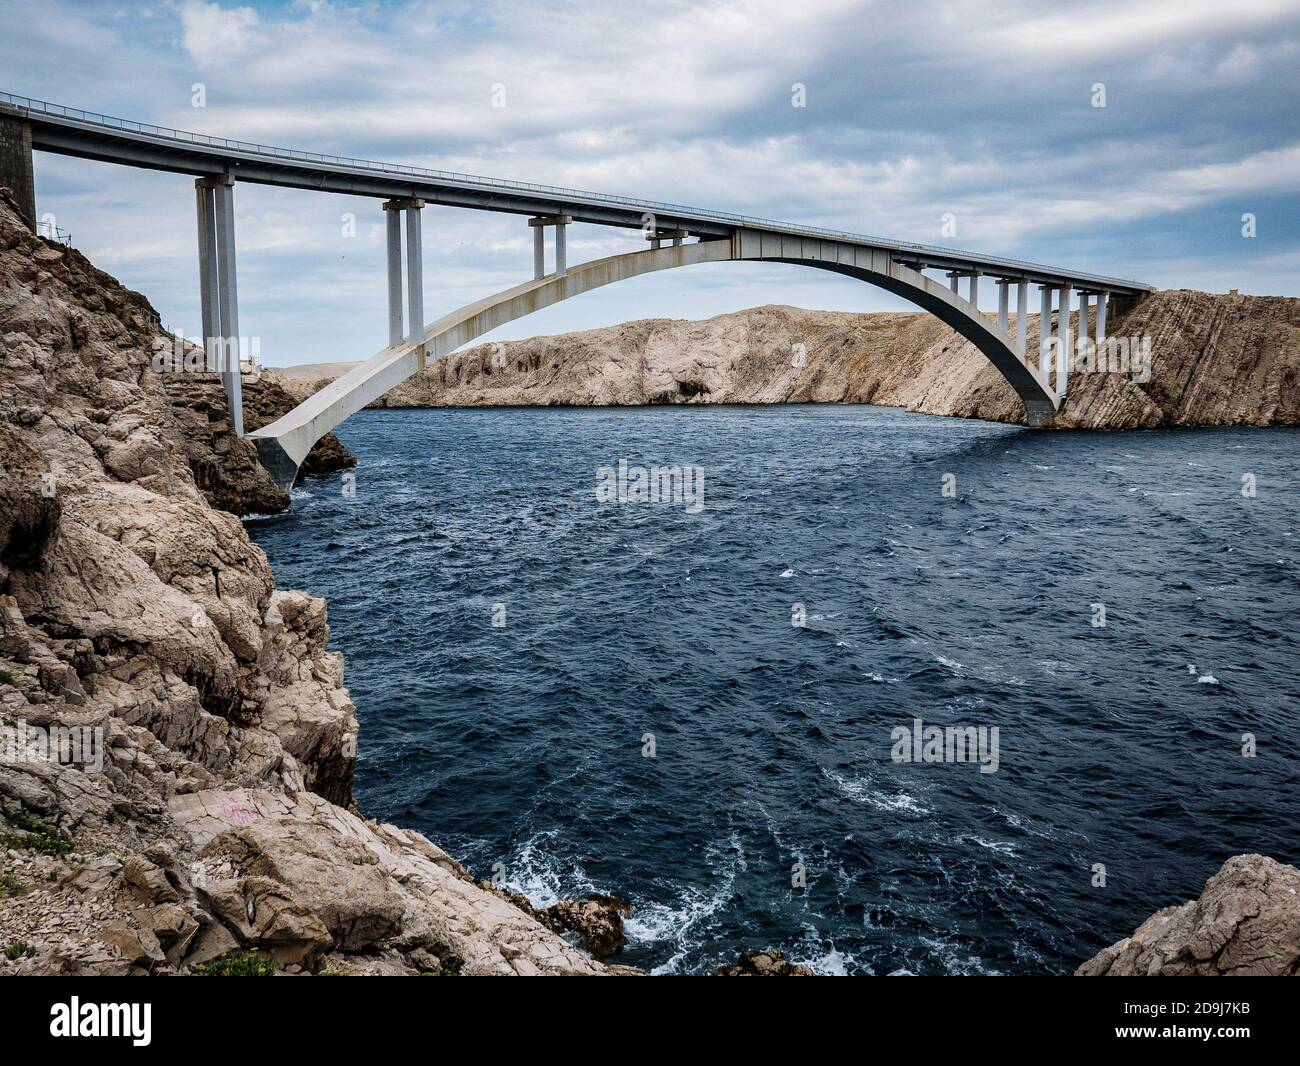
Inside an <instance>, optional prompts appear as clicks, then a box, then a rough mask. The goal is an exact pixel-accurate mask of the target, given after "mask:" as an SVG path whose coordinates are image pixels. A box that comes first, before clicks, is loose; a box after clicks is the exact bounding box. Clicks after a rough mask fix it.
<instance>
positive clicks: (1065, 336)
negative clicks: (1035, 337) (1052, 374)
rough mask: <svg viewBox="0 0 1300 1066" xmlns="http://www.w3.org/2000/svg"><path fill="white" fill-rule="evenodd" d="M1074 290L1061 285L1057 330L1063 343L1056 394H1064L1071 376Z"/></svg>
mask: <svg viewBox="0 0 1300 1066" xmlns="http://www.w3.org/2000/svg"><path fill="white" fill-rule="evenodd" d="M1073 295H1074V290H1073V289H1072V288H1071V287H1070V286H1069V285H1063V286H1061V304H1060V307H1059V309H1058V311H1057V322H1058V325H1057V332H1058V334H1059V335H1060V338H1061V343H1060V345H1059V346H1058V347H1057V349H1056V395H1057V396H1064V395H1065V388H1066V385H1067V384H1068V382H1069V377H1070V302H1071V299H1072V297H1073Z"/></svg>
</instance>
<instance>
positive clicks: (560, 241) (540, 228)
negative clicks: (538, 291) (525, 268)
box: [528, 215, 573, 281]
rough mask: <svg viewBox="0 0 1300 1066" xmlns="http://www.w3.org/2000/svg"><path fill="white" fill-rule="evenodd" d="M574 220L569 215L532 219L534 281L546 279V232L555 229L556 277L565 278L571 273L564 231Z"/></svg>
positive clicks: (542, 216) (529, 222) (541, 216)
mask: <svg viewBox="0 0 1300 1066" xmlns="http://www.w3.org/2000/svg"><path fill="white" fill-rule="evenodd" d="M572 221H573V219H572V218H570V217H569V216H568V215H539V216H537V217H536V218H530V219H529V220H528V225H529V226H531V227H532V230H533V280H534V281H541V279H542V278H544V277H546V276H547V275H546V230H547V227H550V226H553V227H554V228H555V276H556V277H557V278H560V277H563V276H564V275H565V274H567V273H568V272H569V265H568V263H567V262H566V259H567V256H566V254H565V247H564V231H565V227H567V226H568V224H569V223H570V222H572Z"/></svg>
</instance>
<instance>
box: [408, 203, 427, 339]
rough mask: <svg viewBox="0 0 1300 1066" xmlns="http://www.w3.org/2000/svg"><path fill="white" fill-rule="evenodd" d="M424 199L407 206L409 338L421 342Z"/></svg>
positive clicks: (422, 322) (422, 330) (422, 329)
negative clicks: (421, 225) (422, 211)
mask: <svg viewBox="0 0 1300 1066" xmlns="http://www.w3.org/2000/svg"><path fill="white" fill-rule="evenodd" d="M423 207H424V202H423V201H422V200H412V201H410V202H409V203H408V204H407V206H406V209H405V211H406V309H407V320H408V324H409V333H408V334H407V339H408V340H409V341H410V342H411V343H412V344H419V343H420V341H421V340H422V339H423V338H424V242H423V241H422V240H421V236H420V211H421V209H422V208H423Z"/></svg>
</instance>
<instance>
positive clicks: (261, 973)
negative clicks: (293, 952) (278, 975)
mask: <svg viewBox="0 0 1300 1066" xmlns="http://www.w3.org/2000/svg"><path fill="white" fill-rule="evenodd" d="M277 969H278V967H277V966H276V964H275V960H274V959H264V958H263V957H262V956H261V955H259V954H258V953H257V952H256V951H228V952H226V954H224V955H218V956H217V957H216V958H215V959H213V960H212V961H211V962H205V963H203V964H202V965H200V966H195V967H194V972H195V973H196V974H198V975H199V976H201V977H274V976H275V972H276V970H277Z"/></svg>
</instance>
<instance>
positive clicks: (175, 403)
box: [0, 191, 1300, 976]
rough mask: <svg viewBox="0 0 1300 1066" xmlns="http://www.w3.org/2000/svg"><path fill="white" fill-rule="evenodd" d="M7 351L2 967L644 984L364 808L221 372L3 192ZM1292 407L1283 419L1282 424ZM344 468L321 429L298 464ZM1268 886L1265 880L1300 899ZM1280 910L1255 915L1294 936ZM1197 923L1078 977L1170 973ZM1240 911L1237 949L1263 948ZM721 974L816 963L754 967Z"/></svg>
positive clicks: (301, 603) (2, 333)
mask: <svg viewBox="0 0 1300 1066" xmlns="http://www.w3.org/2000/svg"><path fill="white" fill-rule="evenodd" d="M778 310H780V309H778ZM760 312H761V313H763V314H769V312H770V309H759V312H756V313H760ZM769 317H770V314H769ZM777 317H778V318H779V317H780V316H779V315H778V316H777ZM636 325H637V324H632V327H629V328H633V329H634V328H635V327H636ZM900 328H904V327H900ZM905 328H906V329H914V328H919V327H917V326H916V325H915V323H913V324H911V325H907V326H906V327H905ZM924 328H929V327H924ZM551 340H552V341H554V340H556V339H551ZM561 340H562V339H561ZM0 341H2V347H0V370H2V371H3V374H2V376H0V736H3V738H4V739H5V741H6V743H7V744H8V745H9V746H8V747H7V748H6V749H5V751H4V753H3V773H0V974H190V973H216V974H243V973H270V972H279V973H286V974H335V973H341V974H406V975H414V974H439V975H455V974H464V975H476V974H503V975H511V974H519V975H533V974H579V975H606V974H628V973H634V972H637V971H633V970H631V969H630V968H629V967H623V966H612V965H608V964H606V963H605V962H602V961H598V960H599V959H604V958H611V957H614V956H616V955H617V953H618V951H619V950H620V949H621V948H622V946H623V944H624V943H625V939H624V934H623V931H622V921H623V918H624V917H625V916H626V914H627V913H628V908H627V904H626V903H624V902H622V901H619V900H615V899H612V898H609V897H595V898H593V899H591V900H585V901H562V902H561V903H559V904H556V905H555V906H552V907H549V908H545V909H539V908H535V907H533V906H532V905H531V904H530V903H529V901H528V900H526V899H524V898H523V897H519V896H514V895H511V894H509V893H506V892H503V891H501V890H500V889H498V888H497V887H495V886H494V885H492V884H491V883H490V882H481V881H477V880H475V879H474V877H473V876H472V875H471V874H470V873H469V872H468V871H466V870H465V869H464V868H463V867H461V866H460V864H459V863H457V862H456V861H455V860H454V859H453V858H451V857H450V856H448V855H447V854H446V853H444V852H443V851H442V850H440V849H439V848H438V847H437V846H436V845H434V844H433V843H431V842H430V841H429V840H427V839H426V838H424V837H423V836H421V835H420V834H418V833H414V832H411V831H409V830H406V829H402V828H399V827H396V826H392V825H385V824H381V823H379V822H376V821H374V820H372V819H367V818H366V817H364V815H363V814H362V813H361V812H360V811H359V810H358V809H357V806H356V804H355V802H354V800H353V797H352V773H353V769H354V767H355V762H356V742H357V720H356V708H355V707H354V706H353V704H352V702H351V700H350V698H349V696H348V692H347V689H346V688H345V687H344V684H343V660H342V656H341V655H339V654H338V653H336V652H331V651H329V650H328V640H329V626H328V621H327V616H326V606H325V603H324V601H323V600H320V599H318V598H316V597H313V596H310V595H308V594H306V593H303V592H298V591H292V590H284V589H278V588H277V587H276V585H275V579H274V575H273V574H272V573H271V570H270V567H269V566H268V564H267V560H266V557H265V555H264V554H263V552H262V551H261V550H260V549H259V548H258V547H257V546H256V545H254V544H252V543H251V542H250V540H249V538H248V536H247V535H246V533H245V531H244V528H243V526H242V524H241V522H240V520H239V516H240V515H242V514H246V513H250V512H264V513H265V512H274V511H277V510H281V509H283V508H284V507H285V506H287V503H288V499H287V496H286V494H285V493H283V492H282V491H281V490H280V489H278V488H277V487H276V486H275V485H274V484H273V483H272V482H271V481H270V479H269V478H268V477H267V476H266V474H265V473H264V472H263V471H262V470H261V468H260V467H259V466H258V464H257V462H256V456H255V454H254V452H253V449H252V447H251V445H250V444H249V443H248V442H247V441H246V440H240V439H237V438H235V437H234V436H233V435H232V434H231V427H230V424H229V420H228V417H227V414H226V411H225V404H224V397H223V395H222V393H221V390H220V386H219V384H218V382H217V380H216V379H215V378H213V377H204V376H202V375H174V374H173V375H167V374H160V373H158V372H156V371H155V370H154V369H153V366H152V360H151V353H152V351H153V349H154V345H155V344H156V343H158V342H161V343H163V344H165V345H166V344H170V343H171V338H170V337H169V336H168V335H167V334H166V333H165V332H164V330H163V329H162V326H161V323H160V321H159V318H158V315H157V313H156V312H155V311H154V310H153V308H152V307H151V306H150V305H149V304H148V302H147V301H146V300H145V299H144V297H142V296H140V295H139V294H137V293H134V292H130V291H129V290H127V289H124V288H123V287H122V286H121V285H119V284H118V283H117V282H116V281H115V280H114V279H113V278H111V277H110V276H109V275H107V274H105V273H103V272H102V271H99V270H97V269H96V268H95V267H94V266H93V265H92V264H90V263H89V262H88V261H87V260H86V258H85V257H84V256H82V255H81V254H80V253H79V252H77V251H75V250H73V249H70V248H66V247H64V246H62V245H60V244H57V243H52V242H50V241H46V240H44V239H43V238H40V237H38V236H36V235H35V234H34V233H33V232H32V231H31V229H30V228H29V227H28V226H27V224H26V223H25V222H24V221H23V219H22V218H21V217H20V216H19V215H18V213H17V212H16V210H15V207H14V204H13V202H12V200H11V199H10V198H9V197H8V195H7V193H6V192H5V191H0ZM529 343H533V344H534V345H535V346H536V345H542V344H543V342H541V341H539V342H529ZM475 351H477V352H478V353H479V355H478V356H475V354H474V352H470V353H465V354H464V355H463V356H461V357H453V358H456V359H458V360H459V362H457V363H456V364H455V366H456V367H457V368H458V369H457V371H456V373H468V372H469V370H470V369H472V368H473V367H474V365H475V364H474V360H475V359H476V358H479V359H481V357H482V353H483V349H476V350H475ZM516 354H518V353H516ZM540 369H541V364H540V362H539V363H538V365H537V366H536V367H534V368H533V371H530V372H539V371H540ZM824 369H825V368H824ZM523 372H524V371H523V370H521V371H520V373H521V374H522V373H523ZM574 372H575V373H577V371H574ZM827 372H828V373H829V370H827ZM841 372H843V373H845V374H848V373H851V372H852V361H851V360H848V359H847V358H846V359H845V360H844V361H843V365H842V367H841ZM1269 373H1270V374H1271V373H1272V371H1271V370H1270V371H1269ZM498 380H500V379H498ZM674 380H676V379H674ZM683 380H686V379H683ZM1288 381H1289V379H1288ZM417 384H418V383H417ZM413 387H414V386H413ZM854 388H856V389H866V386H864V385H862V384H861V383H859V384H857V385H855V386H854ZM1289 388H1290V385H1287V386H1286V388H1281V387H1279V389H1278V391H1277V396H1278V403H1277V406H1276V412H1275V413H1274V414H1273V415H1270V416H1269V417H1270V418H1273V419H1274V421H1281V420H1282V419H1284V418H1292V419H1294V407H1293V404H1294V395H1293V394H1292V393H1291V392H1289V391H1287V390H1288V389H1289ZM834 391H835V390H834V389H831V390H830V391H829V392H827V393H826V395H828V396H829V395H832V394H834ZM842 391H843V390H841V393H842ZM868 391H870V390H868ZM877 391H878V390H877ZM679 394H680V391H679ZM714 394H715V393H714V392H712V391H710V395H714ZM874 394H875V393H874V392H873V393H872V395H874ZM246 395H247V404H248V422H249V424H250V426H257V425H260V424H263V423H264V422H266V421H269V420H270V419H272V418H274V417H276V416H278V414H280V413H282V412H283V411H284V410H287V409H288V407H289V406H291V405H292V403H294V402H295V396H294V394H293V391H292V386H288V387H287V386H286V384H285V381H284V380H283V379H280V378H279V377H277V376H276V375H264V376H263V378H262V380H261V381H259V382H256V383H252V382H250V383H249V385H248V391H247V393H246ZM502 395H505V394H504V393H503V394H502ZM694 395H697V396H698V395H703V393H695V394H694ZM778 398H779V397H778V396H777V394H776V393H772V394H771V400H772V401H773V402H774V401H775V400H776V399H778ZM629 402H631V401H630V400H629ZM992 402H993V401H992V399H988V400H987V403H989V404H991V403H992ZM986 409H987V410H992V407H987V408H985V407H981V408H980V410H981V411H983V410H986ZM986 417H987V416H986ZM1243 417H1244V415H1243ZM354 462H355V461H354V460H352V458H351V456H349V455H348V454H347V452H346V450H345V449H343V447H342V446H341V445H340V444H339V443H338V441H337V440H334V439H333V438H332V437H327V438H325V439H324V440H323V441H322V442H321V443H320V444H319V445H318V447H317V448H316V449H315V450H314V451H313V453H312V456H311V457H310V459H309V462H308V464H307V466H306V468H305V472H307V473H326V472H329V471H332V470H337V469H340V468H342V467H345V466H348V465H352V464H353V463H354ZM51 746H57V747H58V748H60V749H61V752H62V755H66V756H67V758H54V759H51V758H50V757H49V752H50V750H51ZM1254 858H1258V857H1254ZM1261 861H1263V862H1269V861H1270V860H1261ZM1233 862H1237V860H1233ZM1229 865H1231V864H1229ZM1273 865H1274V866H1277V864H1273ZM1226 869H1227V867H1225V870H1226ZM1278 870H1281V871H1283V872H1282V873H1278V872H1277V871H1274V870H1271V869H1270V870H1269V871H1266V876H1265V884H1266V886H1281V888H1283V889H1285V888H1286V886H1288V885H1293V881H1290V880H1288V878H1290V877H1291V875H1295V877H1296V878H1300V872H1298V871H1295V870H1292V869H1291V868H1289V867H1278ZM1288 870H1289V871H1290V873H1289V874H1288V873H1285V871H1288ZM1220 876H1222V875H1220ZM1235 876H1236V875H1235V874H1234V877H1235ZM1243 876H1244V875H1243ZM1225 884H1226V885H1227V888H1225V889H1224V891H1225V892H1227V893H1228V894H1229V895H1231V893H1232V892H1234V891H1236V890H1237V888H1239V889H1240V891H1241V892H1256V894H1258V891H1265V890H1261V889H1259V888H1258V886H1257V885H1254V883H1253V882H1252V883H1251V884H1246V883H1245V882H1241V883H1240V884H1239V883H1238V881H1236V880H1229V881H1228V882H1225ZM1252 885H1254V887H1252ZM1234 886H1236V887H1234ZM1216 891H1217V890H1216ZM1266 891H1267V892H1272V891H1273V888H1272V887H1267V889H1266ZM1290 891H1291V898H1290V902H1289V903H1288V902H1287V900H1285V899H1283V900H1282V902H1281V903H1280V904H1279V905H1278V906H1277V907H1274V908H1272V909H1271V910H1268V911H1267V915H1272V914H1274V913H1276V914H1277V915H1278V916H1279V917H1278V918H1277V919H1276V920H1277V921H1279V922H1290V923H1291V925H1289V926H1287V928H1289V929H1292V930H1293V929H1294V926H1295V910H1294V908H1295V902H1294V900H1295V888H1294V887H1291V888H1290ZM1243 898H1246V897H1243ZM1249 898H1254V897H1253V896H1252V897H1249ZM1188 906H1191V905H1190V904H1189V905H1188ZM1288 907H1289V908H1290V909H1288ZM1203 910H1204V908H1203ZM1168 913H1169V912H1165V911H1162V912H1161V914H1160V915H1157V916H1156V918H1154V919H1152V922H1155V921H1157V919H1161V915H1166V916H1168ZM1180 913H1181V912H1180ZM1215 913H1217V912H1215ZM1242 913H1243V914H1244V913H1245V911H1244V910H1243V911H1242ZM1196 915H1198V916H1193V917H1192V918H1188V919H1186V920H1184V919H1182V918H1178V919H1177V920H1175V919H1171V918H1169V917H1166V918H1164V919H1161V922H1162V923H1163V924H1159V925H1158V926H1154V927H1151V928H1148V927H1149V926H1151V923H1150V922H1149V923H1147V925H1144V926H1143V927H1142V929H1141V930H1139V931H1138V933H1137V934H1135V936H1134V938H1131V941H1132V943H1130V941H1125V942H1123V943H1122V944H1121V945H1117V946H1116V948H1113V949H1108V951H1109V952H1111V954H1110V955H1107V953H1103V955H1102V956H1098V960H1102V959H1103V956H1104V957H1105V958H1104V961H1103V962H1099V961H1098V960H1093V962H1091V963H1088V964H1085V966H1084V967H1083V968H1081V971H1080V972H1085V971H1087V972H1121V971H1122V970H1123V969H1124V968H1126V967H1128V968H1132V967H1145V968H1146V969H1147V970H1148V971H1149V970H1150V968H1151V966H1152V965H1153V964H1152V962H1151V961H1150V960H1151V959H1152V958H1155V957H1156V955H1157V954H1158V955H1159V956H1160V957H1161V958H1168V959H1176V958H1181V956H1177V955H1176V954H1171V951H1172V949H1171V948H1170V947H1169V945H1170V944H1171V943H1172V942H1173V940H1172V939H1171V938H1175V937H1176V936H1178V935H1181V933H1179V930H1183V929H1185V928H1193V929H1197V930H1199V929H1202V928H1203V927H1204V926H1205V924H1206V920H1203V916H1200V915H1201V912H1200V911H1198V912H1196ZM1251 917H1252V921H1251V922H1247V921H1244V920H1243V921H1241V922H1238V923H1237V924H1236V925H1235V926H1234V927H1233V928H1234V929H1236V930H1238V932H1237V933H1235V934H1233V936H1235V937H1237V938H1238V939H1241V938H1245V939H1247V940H1250V941H1251V942H1258V941H1259V937H1258V936H1257V935H1256V934H1257V931H1258V929H1259V928H1260V923H1261V922H1262V921H1264V918H1265V917H1266V913H1265V910H1264V909H1262V908H1257V909H1256V910H1255V911H1254V912H1252V916H1251ZM1273 920H1274V919H1272V918H1268V921H1270V922H1272V921H1273ZM1211 924H1213V923H1212V922H1211ZM1215 928H1216V929H1217V928H1220V927H1219V926H1215ZM1270 935H1271V934H1270ZM1288 935H1289V934H1288ZM1232 939H1233V938H1232V937H1229V941H1232ZM1267 942H1268V943H1273V942H1277V943H1279V944H1282V945H1284V946H1285V944H1287V943H1292V941H1287V940H1286V938H1285V936H1284V935H1281V934H1279V935H1278V936H1276V937H1274V938H1273V940H1271V941H1267ZM580 945H581V946H580ZM1279 950H1281V949H1279ZM1216 957H1218V958H1224V957H1226V956H1224V955H1223V953H1222V952H1220V954H1219V955H1218V956H1216ZM1243 957H1244V956H1243ZM1251 964H1254V965H1261V964H1262V963H1260V961H1259V959H1258V954H1257V955H1256V956H1255V957H1254V962H1253V963H1251V962H1250V961H1248V962H1247V963H1245V964H1244V965H1251ZM1279 965H1282V964H1281V963H1279ZM1289 965H1290V966H1291V971H1290V972H1294V971H1295V961H1294V954H1293V955H1292V961H1291V963H1290V964H1289ZM719 972H724V973H727V974H729V975H737V976H749V975H753V976H796V975H802V974H803V973H805V972H806V968H804V967H801V966H798V965H794V964H792V963H790V961H789V960H786V959H785V958H783V956H782V955H781V953H780V952H777V951H765V952H755V953H747V954H746V955H744V956H742V958H741V960H740V961H739V962H738V963H737V964H735V965H734V966H729V967H723V968H722V969H721V970H720V971H719ZM1161 972H1163V971H1161ZM1194 972H1210V971H1206V970H1195V971H1194Z"/></svg>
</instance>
